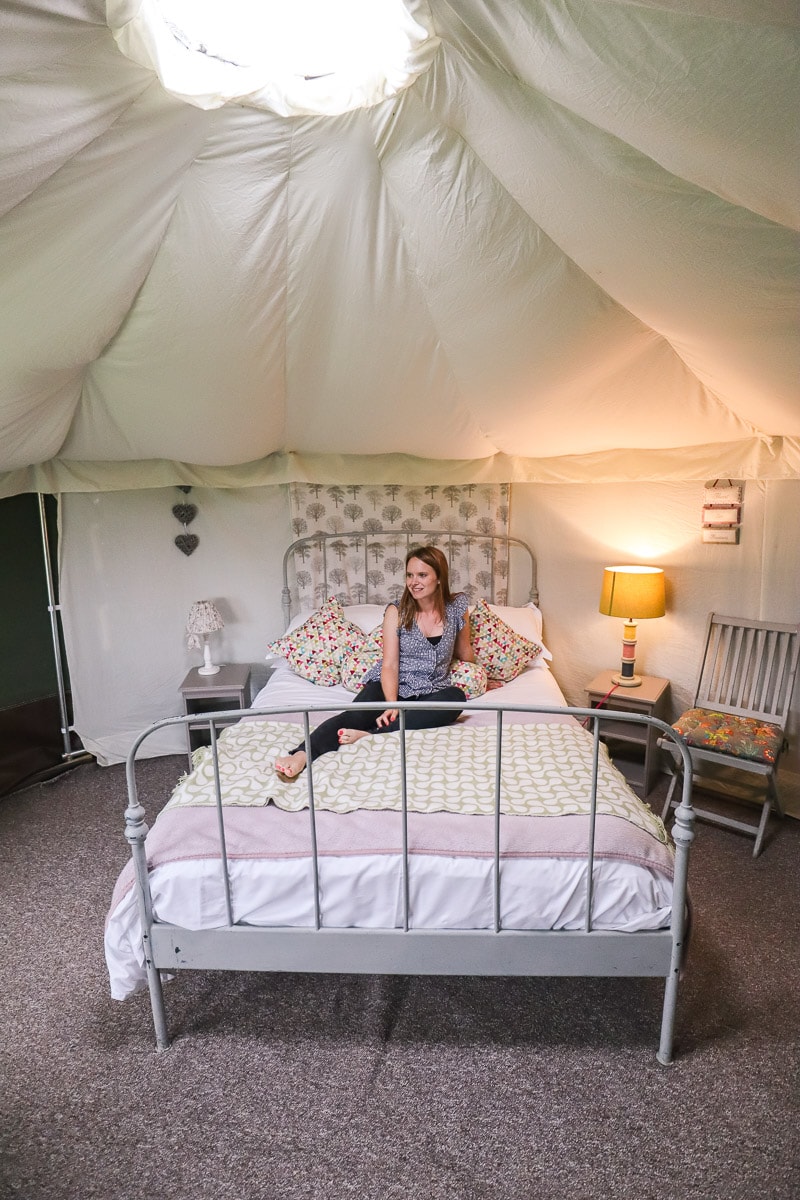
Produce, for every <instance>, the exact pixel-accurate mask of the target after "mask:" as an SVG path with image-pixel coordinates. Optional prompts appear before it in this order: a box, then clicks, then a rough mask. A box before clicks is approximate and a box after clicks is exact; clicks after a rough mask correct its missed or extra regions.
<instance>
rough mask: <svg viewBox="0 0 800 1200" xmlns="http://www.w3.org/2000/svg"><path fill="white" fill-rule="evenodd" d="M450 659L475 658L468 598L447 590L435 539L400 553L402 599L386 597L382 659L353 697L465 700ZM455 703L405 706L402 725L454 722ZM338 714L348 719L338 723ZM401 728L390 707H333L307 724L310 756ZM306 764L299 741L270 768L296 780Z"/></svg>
mask: <svg viewBox="0 0 800 1200" xmlns="http://www.w3.org/2000/svg"><path fill="white" fill-rule="evenodd" d="M454 658H460V659H463V660H464V661H466V662H474V661H475V656H474V654H473V652H472V644H471V642H470V632H469V621H468V620H467V598H466V596H465V595H464V594H463V592H458V593H457V594H456V595H455V596H453V595H451V593H450V583H449V571H448V566H447V559H446V558H445V556H444V554H442V552H441V550H438V549H437V548H436V547H435V546H420V547H418V548H416V549H414V550H410V551H409V553H408V554H407V555H406V586H405V588H404V590H403V594H402V596H401V597H400V602H399V604H398V603H394V602H392V603H391V604H389V605H388V606H387V608H386V612H385V614H384V617H383V660H382V661H381V662H380V663H378V664H376V665H375V666H374V667H372V668H371V669H370V671H369V672H368V674H367V677H366V679H365V681H364V686H363V687H362V689H361V691H360V692H359V693H358V695H357V696H355V697H354V703H359V702H363V701H368V700H374V701H377V700H385V701H387V702H389V703H391V701H393V700H441V701H445V700H447V701H454V702H456V703H462V704H463V703H465V702H466V699H467V698H466V695H465V693H464V692H463V691H462V690H461V688H457V687H451V686H450V685H449V684H448V678H449V675H450V665H451V663H452V660H453V659H454ZM459 712H460V710H456V709H453V710H451V711H439V712H437V711H435V710H434V711H432V710H431V709H425V708H420V709H419V711H414V710H411V709H407V710H406V729H430V728H433V727H434V726H438V725H452V723H453V722H454V721H455V720H457V718H458V716H459ZM342 721H346V722H347V724H346V725H345V726H344V727H343V726H342ZM399 728H400V713H399V711H398V710H397V709H396V708H387V709H385V710H383V711H377V710H372V711H370V710H369V709H362V710H360V711H358V712H348V713H347V714H346V715H345V716H343V715H342V714H337V715H336V716H333V717H329V718H328V719H327V720H326V721H323V722H322V723H321V724H320V725H318V726H317V727H316V729H314V730H312V731H311V757H312V759H315V758H319V756H320V755H321V754H328V753H329V752H330V751H331V750H338V749H339V746H344V745H350V744H351V743H352V742H357V741H358V740H359V738H363V737H367V736H368V735H369V734H372V733H391V732H393V731H394V730H396V729H399ZM305 765H306V752H305V749H304V745H303V744H302V743H301V745H299V746H297V747H295V749H294V750H293V751H291V753H290V754H287V755H284V756H283V757H281V758H278V759H276V760H275V770H276V771H277V772H278V774H279V775H283V776H284V777H285V778H286V779H294V778H295V776H297V775H299V774H300V772H301V771H302V770H303V768H304V767H305Z"/></svg>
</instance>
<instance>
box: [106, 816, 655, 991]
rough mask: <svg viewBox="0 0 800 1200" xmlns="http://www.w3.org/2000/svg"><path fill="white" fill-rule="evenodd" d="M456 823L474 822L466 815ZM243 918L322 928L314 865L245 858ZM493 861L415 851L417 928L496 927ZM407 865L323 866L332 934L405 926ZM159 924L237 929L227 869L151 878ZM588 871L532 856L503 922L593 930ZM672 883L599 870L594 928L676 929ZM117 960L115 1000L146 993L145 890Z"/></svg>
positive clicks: (633, 871)
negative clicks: (224, 878)
mask: <svg viewBox="0 0 800 1200" xmlns="http://www.w3.org/2000/svg"><path fill="white" fill-rule="evenodd" d="M455 819H456V820H459V819H460V820H465V819H466V820H469V819H470V818H463V817H462V818H459V817H456V818H455ZM230 874H231V891H232V896H233V910H234V912H233V915H234V920H235V921H236V922H242V923H244V924H249V925H283V926H306V927H309V926H310V927H312V928H313V925H314V903H313V895H314V893H313V877H312V868H311V860H310V858H300V859H280V860H278V859H273V860H271V861H270V862H269V864H268V865H267V866H266V868H265V862H264V861H263V860H251V859H244V860H237V861H234V862H231V864H230ZM493 878H494V877H493V862H492V859H491V858H488V857H483V858H468V857H463V856H444V855H415V856H413V857H412V858H411V860H410V866H409V880H410V906H411V921H410V924H411V927H412V928H415V929H490V928H492V926H493V923H494V907H493V904H494V900H493V886H494V882H493ZM402 879H403V876H402V858H401V857H400V856H399V855H386V854H379V855H359V856H344V857H340V858H339V857H324V858H321V859H320V896H321V905H322V914H323V924H324V925H325V927H326V928H331V927H338V928H347V927H359V928H372V929H376V928H401V927H402V925H403V882H402ZM150 886H151V890H152V895H153V910H154V914H155V916H156V917H157V918H158V919H159V920H161V921H165V922H169V923H172V924H175V925H180V926H183V927H185V928H189V929H213V928H220V927H222V926H225V925H226V924H227V916H226V912H225V899H224V892H223V888H222V884H221V875H220V867H219V863H218V862H216V861H214V860H212V859H190V860H188V861H183V862H180V861H178V862H172V863H168V864H166V865H165V866H161V867H156V868H155V869H154V870H153V871H151V873H150ZM585 895H586V864H585V863H584V862H582V861H580V860H574V859H568V858H536V859H530V858H521V859H511V860H506V861H504V863H503V866H502V887H501V899H502V904H501V922H502V925H503V928H505V929H564V930H566V929H582V928H583V927H584V920H585V916H584V914H585ZM671 896H672V880H671V878H669V877H668V876H666V875H665V874H663V873H661V872H660V871H657V870H653V869H651V868H647V867H644V866H642V865H640V864H637V863H631V862H624V861H617V860H614V859H608V860H603V859H600V860H598V861H597V862H596V863H595V871H594V897H593V925H594V928H596V929H615V930H623V931H626V932H635V931H637V930H643V929H660V928H663V927H664V926H666V925H668V924H669V921H670V915H671V907H670V905H671ZM105 954H106V963H107V965H108V972H109V980H110V985H111V995H112V997H113V998H114V999H115V1000H124V999H126V997H127V996H130V995H132V994H133V993H134V992H136V991H139V990H141V989H142V988H144V987H145V986H146V983H147V977H146V974H145V966H144V954H143V951H142V940H141V926H140V923H139V913H138V909H137V905H136V897H135V891H134V889H130V890H129V891H128V893H127V894H126V896H125V897H124V898H123V899H122V900H121V901H120V902H119V904H118V905H117V906H116V908H115V909H114V911H113V913H112V914H111V916H110V917H109V920H108V923H107V926H106V932H105Z"/></svg>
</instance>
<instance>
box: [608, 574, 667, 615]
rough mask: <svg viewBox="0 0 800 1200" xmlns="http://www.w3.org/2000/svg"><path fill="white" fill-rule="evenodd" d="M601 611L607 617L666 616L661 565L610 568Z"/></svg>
mask: <svg viewBox="0 0 800 1200" xmlns="http://www.w3.org/2000/svg"><path fill="white" fill-rule="evenodd" d="M600 612H601V613H604V614H605V615H606V616H607V617H627V618H630V619H631V620H634V621H642V620H645V619H646V618H648V617H663V616H664V613H665V612H666V605H665V601H664V572H663V571H662V569H661V567H634V566H625V567H606V568H605V570H604V572H603V590H602V592H601V593H600Z"/></svg>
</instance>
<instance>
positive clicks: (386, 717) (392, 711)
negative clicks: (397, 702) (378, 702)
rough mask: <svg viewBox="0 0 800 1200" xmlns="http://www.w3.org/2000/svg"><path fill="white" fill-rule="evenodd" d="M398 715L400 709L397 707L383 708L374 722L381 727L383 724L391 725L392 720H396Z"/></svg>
mask: <svg viewBox="0 0 800 1200" xmlns="http://www.w3.org/2000/svg"><path fill="white" fill-rule="evenodd" d="M399 716H400V710H399V709H398V708H387V709H384V711H383V712H382V713H381V715H380V716H379V717H378V719H377V721H376V722H375V724H376V725H379V726H380V727H381V728H383V726H384V725H391V723H392V721H396V720H397V718H398V717H399Z"/></svg>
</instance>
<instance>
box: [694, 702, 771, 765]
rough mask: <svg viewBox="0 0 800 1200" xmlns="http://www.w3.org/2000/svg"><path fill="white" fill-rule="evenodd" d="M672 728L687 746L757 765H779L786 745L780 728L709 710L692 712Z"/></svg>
mask: <svg viewBox="0 0 800 1200" xmlns="http://www.w3.org/2000/svg"><path fill="white" fill-rule="evenodd" d="M672 728H673V729H674V730H675V731H676V732H677V733H679V734H680V735H681V737H682V738H683V739H684V741H685V742H686V744H687V746H694V747H696V748H697V749H698V750H714V751H716V752H717V753H718V754H730V755H731V757H732V758H749V759H752V760H753V761H754V762H763V763H774V762H776V761H777V758H778V754H779V752H780V748H781V743H782V742H783V730H782V729H781V727H780V726H779V725H772V724H770V723H769V722H768V721H759V720H757V719H756V718H755V717H736V716H733V715H732V714H731V713H721V712H713V711H712V710H711V709H708V708H691V709H689V711H688V712H685V713H684V714H683V716H681V717H679V718H678V720H677V721H676V722H675V724H674V725H673V726H672Z"/></svg>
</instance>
